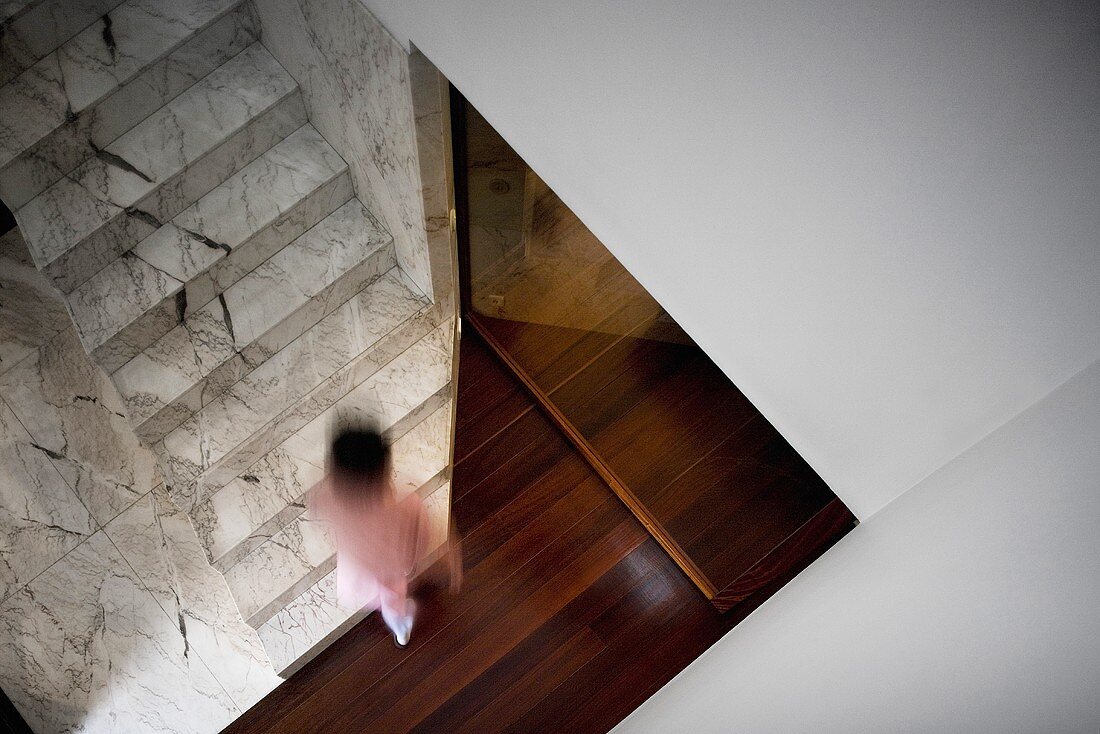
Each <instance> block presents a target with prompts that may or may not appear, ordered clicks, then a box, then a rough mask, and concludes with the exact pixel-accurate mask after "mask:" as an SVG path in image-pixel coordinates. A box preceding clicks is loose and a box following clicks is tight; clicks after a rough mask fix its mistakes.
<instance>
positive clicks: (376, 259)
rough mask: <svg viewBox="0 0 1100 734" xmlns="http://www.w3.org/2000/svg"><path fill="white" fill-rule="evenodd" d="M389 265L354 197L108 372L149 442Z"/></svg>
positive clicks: (385, 237)
mask: <svg viewBox="0 0 1100 734" xmlns="http://www.w3.org/2000/svg"><path fill="white" fill-rule="evenodd" d="M396 264H397V258H396V255H395V252H394V246H393V239H392V238H391V237H390V235H389V233H388V232H386V231H385V230H384V229H383V228H382V227H381V225H380V224H378V222H377V221H376V220H375V219H374V218H373V217H371V216H370V215H369V214H368V213H367V211H366V209H365V208H364V207H363V205H362V204H360V203H359V200H358V199H352V200H351V201H349V202H347V203H346V204H344V205H343V206H342V207H341V208H339V209H337V210H336V211H335V212H333V213H332V214H330V215H329V216H328V217H326V218H325V219H324V220H322V221H321V222H320V223H319V224H317V225H316V226H314V227H313V228H312V229H310V230H309V231H307V232H306V233H305V234H303V235H302V236H300V237H298V238H297V239H296V240H294V242H292V243H291V244H289V245H287V246H286V247H285V248H283V249H282V250H280V251H279V252H278V253H276V254H275V255H273V256H272V257H271V258H270V259H268V260H266V261H264V262H263V263H262V264H261V265H260V266H259V267H257V268H256V269H255V270H253V271H252V272H251V273H249V274H248V275H246V276H245V277H243V278H241V280H239V281H237V282H236V283H234V284H233V285H232V286H230V287H229V288H228V289H227V290H226V291H225V293H223V294H221V295H220V296H219V297H218V298H217V299H216V300H213V301H210V303H208V304H207V305H206V306H203V307H202V308H201V309H198V310H197V311H195V312H194V313H192V314H191V315H189V316H187V317H186V318H185V319H184V320H183V322H182V323H181V324H180V325H179V326H177V327H175V328H173V329H172V330H171V331H170V332H168V334H166V335H165V336H164V337H163V338H162V339H160V340H158V341H157V342H156V343H154V344H152V345H151V346H150V347H149V348H147V349H145V350H144V351H143V352H142V353H141V354H139V355H138V356H136V357H135V358H134V359H132V360H130V361H129V362H127V363H126V365H125V366H123V367H122V368H121V369H120V370H118V371H117V372H115V373H114V375H113V376H112V377H113V379H114V382H115V385H116V387H118V389H119V392H120V394H121V395H122V398H123V400H124V401H125V404H126V406H127V412H128V414H129V417H130V421H131V424H132V425H133V426H134V427H135V431H136V432H137V434H138V436H139V437H141V438H142V439H143V440H145V441H147V442H149V443H153V442H155V441H158V440H160V439H161V438H163V437H164V436H165V435H166V434H167V433H168V432H170V431H171V430H174V429H175V428H176V427H178V426H179V425H180V424H181V423H183V422H184V421H185V420H187V419H188V418H190V417H191V416H193V415H194V414H195V413H197V412H198V411H199V410H201V409H202V408H203V406H205V405H209V404H211V403H212V402H214V401H215V400H216V399H218V398H219V397H220V396H221V395H222V394H223V393H225V392H226V390H228V389H230V388H231V387H233V386H235V385H236V384H237V383H238V382H239V381H240V380H241V379H242V378H245V377H246V376H247V375H249V374H250V373H251V372H252V371H253V370H254V369H256V368H257V367H260V366H261V365H262V364H264V363H265V362H266V361H267V359H268V358H269V357H271V356H272V355H274V354H276V353H278V352H279V351H280V350H282V349H283V348H285V347H287V346H288V345H289V344H290V343H291V342H293V341H294V340H295V339H297V338H298V337H300V336H301V335H302V334H304V333H305V332H306V331H308V330H309V329H311V328H313V327H314V326H315V325H316V324H317V323H318V322H319V321H321V320H322V319H324V318H325V317H327V316H328V315H330V314H332V313H333V312H334V311H336V310H338V309H340V308H341V307H343V306H344V304H346V303H347V302H348V301H349V299H351V298H352V296H354V295H356V294H357V293H360V292H362V291H363V290H364V289H365V288H367V287H368V286H370V285H371V284H372V283H374V282H375V281H376V280H378V279H379V278H381V277H382V276H383V274H385V273H387V272H390V271H391V270H392V269H393V268H394V267H395V266H396Z"/></svg>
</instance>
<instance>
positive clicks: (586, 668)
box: [227, 333, 799, 733]
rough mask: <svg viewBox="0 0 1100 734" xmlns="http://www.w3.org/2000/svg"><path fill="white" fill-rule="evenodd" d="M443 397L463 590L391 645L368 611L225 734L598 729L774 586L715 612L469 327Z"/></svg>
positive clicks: (426, 599)
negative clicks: (450, 435)
mask: <svg viewBox="0 0 1100 734" xmlns="http://www.w3.org/2000/svg"><path fill="white" fill-rule="evenodd" d="M457 400H458V427H457V433H456V455H455V462H456V464H455V473H454V482H453V488H454V517H455V521H456V523H457V525H458V528H459V530H460V532H461V534H462V535H463V538H464V543H463V545H464V552H465V568H466V579H465V585H464V586H463V589H462V592H461V593H460V594H459V595H457V596H452V595H450V594H448V593H446V592H445V591H439V590H428V591H426V592H425V593H424V595H423V596H422V601H421V609H422V612H421V616H420V619H419V621H418V626H417V629H416V630H415V631H414V633H413V638H412V642H411V644H410V645H409V647H408V649H406V650H403V651H402V650H398V649H396V648H395V647H394V645H393V644H392V642H391V638H390V636H389V635H388V633H387V632H386V631H385V630H384V629H383V627H382V624H381V622H380V621H379V620H378V619H377V615H371V616H370V617H368V618H367V619H366V620H364V622H362V623H361V624H360V625H358V626H357V627H356V628H354V629H353V630H352V631H351V632H349V633H348V634H347V635H345V636H344V637H343V638H342V639H341V640H339V641H338V642H337V643H335V644H334V645H333V646H331V647H330V648H329V649H328V650H326V651H325V652H324V653H323V654H322V655H321V656H319V657H318V658H317V659H316V660H314V661H313V662H312V663H310V664H309V665H307V666H306V667H305V668H303V669H302V670H301V671H300V672H299V673H298V674H296V675H295V676H294V677H293V678H291V679H290V680H289V681H287V682H286V683H285V684H283V685H282V686H280V687H279V688H278V689H276V690H275V691H274V692H273V693H271V694H270V695H269V696H268V697H267V698H265V699H264V700H263V701H261V702H260V703H259V704H257V705H256V706H255V707H253V708H252V709H251V710H250V711H248V712H247V713H246V714H245V715H244V716H243V717H242V718H241V719H239V720H238V721H237V722H236V723H235V724H234V725H232V726H231V727H229V729H228V730H227V731H231V732H312V731H316V732H322V731H323V732H341V731H348V732H403V731H421V732H436V731H446V732H452V731H453V732H479V733H480V732H498V731H510V732H543V731H545V732H604V731H607V730H608V729H610V728H611V727H613V726H614V725H615V724H616V723H618V722H619V721H621V720H622V719H623V718H624V717H625V716H626V715H627V714H628V713H629V712H630V711H632V710H633V709H634V708H636V707H637V706H638V705H639V704H640V703H641V702H642V701H644V700H645V699H646V698H647V697H649V696H650V695H652V694H653V693H654V692H655V691H656V690H657V689H658V688H660V687H661V686H662V685H663V684H664V683H666V682H667V681H668V680H670V679H671V678H672V677H673V676H674V675H675V674H676V673H677V672H679V671H680V670H682V669H683V668H684V667H685V666H686V665H687V664H688V663H690V662H691V661H692V660H694V659H695V658H696V657H698V656H699V655H700V654H701V653H702V652H703V651H704V650H706V649H707V648H708V647H709V646H710V645H711V644H713V643H714V642H715V641H716V640H717V639H718V638H719V637H721V636H722V635H723V634H724V633H725V632H727V631H728V630H729V629H730V628H732V627H733V626H734V625H735V624H737V622H739V621H740V620H741V619H743V618H744V617H745V616H746V615H747V614H748V613H749V612H750V611H752V610H753V609H755V608H756V607H757V606H759V604H760V603H761V602H762V601H763V600H764V599H765V598H767V596H769V595H770V594H771V593H773V592H774V590H775V589H776V588H778V587H779V586H780V585H781V584H782V582H784V581H785V580H786V579H785V578H784V579H782V580H780V581H776V582H773V583H772V584H770V585H769V586H768V587H767V588H765V589H762V590H761V591H760V592H758V593H756V594H754V595H753V596H752V597H750V598H749V599H747V600H746V601H744V602H742V603H741V604H739V605H738V606H737V607H735V608H734V610H733V611H732V612H729V613H727V614H725V615H720V614H719V613H718V612H717V611H715V609H714V608H713V607H712V606H711V604H710V603H709V602H707V600H706V599H704V598H703V596H702V595H701V594H700V593H699V591H698V590H697V589H696V588H695V587H694V586H693V585H692V583H691V582H690V581H689V580H688V579H687V578H686V577H685V576H684V575H683V574H682V573H681V571H680V570H679V569H678V568H677V566H676V565H675V564H674V563H673V562H672V561H671V559H670V558H669V557H668V556H667V555H666V554H665V553H664V551H663V550H662V549H661V548H660V547H659V546H658V545H657V543H656V541H654V540H653V538H652V537H651V536H650V535H649V534H648V533H647V532H646V531H645V530H644V529H643V528H642V526H641V525H640V524H639V522H638V521H637V520H636V519H635V518H634V516H633V515H632V514H631V513H630V512H629V511H628V510H627V509H626V508H625V507H624V506H623V505H622V503H621V502H620V501H619V500H618V499H617V498H616V497H615V496H614V495H613V494H612V492H611V490H610V489H609V488H608V487H607V486H606V485H605V484H603V483H602V482H601V480H600V479H599V478H598V477H597V476H596V475H595V474H594V473H593V471H592V470H591V469H590V468H589V466H588V465H587V464H586V463H585V461H584V460H583V459H582V458H581V456H580V455H579V454H578V453H577V451H576V450H575V449H574V448H572V446H571V445H570V444H568V443H566V441H565V440H564V438H563V437H562V436H561V435H560V434H559V433H558V432H557V430H556V429H555V428H554V427H553V426H552V425H551V424H550V423H549V421H548V420H547V418H546V417H545V416H544V415H543V414H542V412H541V411H540V410H539V409H538V408H536V407H535V406H534V404H533V403H532V401H531V399H530V398H529V397H528V395H527V394H526V393H525V392H524V391H523V389H522V388H521V387H520V386H519V385H518V384H517V383H516V381H515V380H514V379H513V378H512V377H511V376H510V375H509V374H507V373H505V372H504V370H503V369H502V368H501V367H500V366H499V365H498V364H497V363H496V362H495V360H494V358H493V357H492V356H491V355H490V354H489V352H488V350H487V349H486V347H485V346H484V345H483V344H482V343H481V342H480V341H479V340H478V339H477V337H476V336H474V335H472V334H470V333H467V334H466V335H465V336H464V339H463V345H462V355H461V363H460V377H459V386H458V397H457ZM797 570H799V569H795V571H797ZM792 575H793V574H792Z"/></svg>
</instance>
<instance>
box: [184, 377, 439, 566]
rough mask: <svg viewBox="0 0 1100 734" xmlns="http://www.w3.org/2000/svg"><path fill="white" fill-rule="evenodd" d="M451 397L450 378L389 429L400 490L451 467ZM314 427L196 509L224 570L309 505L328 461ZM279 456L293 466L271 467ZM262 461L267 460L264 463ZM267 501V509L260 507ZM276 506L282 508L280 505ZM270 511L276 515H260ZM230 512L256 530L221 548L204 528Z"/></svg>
mask: <svg viewBox="0 0 1100 734" xmlns="http://www.w3.org/2000/svg"><path fill="white" fill-rule="evenodd" d="M449 399H450V385H449V384H448V385H447V386H446V387H445V388H444V389H443V390H440V391H439V392H437V393H436V394H435V395H433V396H432V397H430V398H429V399H428V400H426V401H424V403H422V404H421V405H419V406H417V408H416V409H415V410H413V411H411V412H410V413H409V414H408V415H407V416H405V417H404V418H402V419H400V420H399V421H397V422H396V423H394V424H393V425H392V426H390V427H389V428H388V429H386V431H385V434H386V439H387V441H389V442H390V443H391V444H392V445H393V462H394V475H395V476H394V479H395V481H397V482H399V486H398V487H397V491H398V493H399V494H402V495H403V494H404V493H405V492H410V491H413V490H415V489H416V488H417V487H419V486H421V485H423V484H425V483H427V482H429V481H430V480H431V477H432V476H434V475H435V474H436V473H438V472H440V471H443V470H445V467H446V464H447V447H448V445H449V444H448V442H447V433H448V430H449V425H450V403H449ZM331 410H332V409H330V411H331ZM325 418H328V416H327V415H326V416H325ZM326 422H327V421H326ZM309 429H310V426H307V427H306V428H305V429H303V430H302V431H300V432H299V433H298V434H295V436H293V437H292V438H291V439H289V440H287V441H286V442H284V443H283V445H282V447H281V448H280V449H276V450H275V451H273V452H272V454H268V455H267V456H265V458H264V459H261V461H260V462H257V464H256V465H253V466H251V467H249V469H248V472H247V473H246V474H245V476H249V477H250V478H251V479H253V480H254V481H248V480H245V479H242V478H240V477H238V478H237V479H234V480H233V481H232V482H230V483H229V484H228V485H226V486H225V487H223V488H222V489H221V490H220V491H219V492H217V493H216V494H215V495H214V496H213V497H211V498H210V499H209V500H208V501H207V502H205V503H203V504H202V505H200V506H199V508H198V509H197V510H196V512H195V513H194V514H193V515H192V519H193V521H194V525H195V527H196V529H197V530H198V531H199V532H200V534H201V535H202V536H204V537H203V545H204V547H205V548H206V549H207V555H208V557H209V559H210V562H211V563H212V564H213V565H214V567H215V568H217V569H218V570H219V571H221V572H222V573H225V572H226V571H228V570H229V569H230V568H232V567H233V566H235V565H236V564H237V563H238V562H240V561H241V560H242V559H243V558H244V557H245V556H247V555H248V554H249V553H251V552H252V551H253V550H255V549H256V548H258V547H259V546H260V545H261V544H262V543H263V542H264V541H265V540H267V539H268V538H270V537H271V536H272V535H274V534H275V533H277V532H278V531H279V530H281V529H282V528H283V527H285V526H286V525H288V524H289V523H290V522H292V521H293V520H294V519H295V518H297V517H298V516H300V515H301V514H302V513H303V512H304V511H305V506H304V503H303V497H302V495H303V493H304V491H305V490H306V489H308V488H309V486H312V485H313V484H314V483H315V482H317V481H318V480H319V479H320V478H321V475H322V470H321V469H320V468H318V467H320V466H323V464H324V451H325V445H326V442H325V437H324V436H323V435H322V436H321V437H320V439H316V438H315V437H314V436H313V435H312V431H310V430H309ZM441 429H442V430H441ZM301 449H305V450H304V451H303V450H301ZM306 453H308V454H309V455H308V456H307V455H306ZM273 454H275V455H277V456H276V457H274V459H273V461H272V462H271V463H269V462H268V461H267V460H268V457H271V456H272V455H273ZM276 462H277V463H278V464H280V465H281V466H284V467H287V469H284V470H282V471H279V472H278V473H272V472H271V471H265V469H267V468H268V467H269V466H271V464H272V463H276ZM261 464H262V465H263V466H260V467H258V465H261ZM288 469H289V470H288ZM265 506H266V510H267V511H266V513H265V512H263V511H262V510H260V509H259V508H263V507H265ZM275 508H278V510H277V511H275ZM264 514H266V515H270V517H268V518H267V519H263V518H262V517H260V515H264ZM229 516H232V517H235V518H246V517H247V518H249V519H248V520H247V521H244V522H248V523H249V524H248V525H247V526H246V525H243V524H242V525H241V528H242V531H243V530H244V528H246V527H250V528H252V530H251V532H250V533H248V534H247V535H246V534H245V533H244V532H241V533H240V536H241V539H240V540H239V541H238V542H237V543H236V544H235V545H230V546H228V547H226V544H225V542H224V541H223V542H222V543H221V544H220V546H221V547H220V548H215V546H214V541H213V539H212V538H210V536H211V534H212V532H213V531H212V530H211V531H204V528H209V527H211V525H212V524H215V523H216V524H218V526H219V527H224V524H223V518H227V517H229Z"/></svg>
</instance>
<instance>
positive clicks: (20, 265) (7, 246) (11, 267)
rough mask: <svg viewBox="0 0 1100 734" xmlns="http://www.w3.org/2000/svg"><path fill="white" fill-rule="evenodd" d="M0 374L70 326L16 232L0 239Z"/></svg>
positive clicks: (63, 307) (66, 314)
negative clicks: (0, 295) (1, 294)
mask: <svg viewBox="0 0 1100 734" xmlns="http://www.w3.org/2000/svg"><path fill="white" fill-rule="evenodd" d="M0 293H3V296H2V297H0V372H4V371H5V370H7V369H8V368H10V367H11V366H13V365H14V364H16V363H17V362H19V361H20V360H21V359H23V358H24V357H27V356H28V355H30V354H32V353H33V352H34V351H35V350H36V349H38V348H39V347H40V346H42V345H43V344H45V343H46V341H47V340H48V339H49V338H50V337H52V336H54V335H55V334H57V332H59V331H61V330H62V329H64V328H65V327H66V326H68V325H69V323H70V321H69V314H68V313H67V312H66V311H65V304H64V303H63V302H62V301H61V299H60V298H59V297H58V295H57V291H55V290H54V289H53V286H51V285H50V284H49V281H47V280H46V278H45V276H43V275H42V274H41V273H39V272H38V269H37V268H35V266H34V262H33V261H32V260H31V256H30V253H29V252H28V251H27V245H26V243H25V242H24V241H23V236H22V235H21V234H20V233H19V230H18V229H13V230H11V231H9V232H8V233H6V234H4V235H3V236H0Z"/></svg>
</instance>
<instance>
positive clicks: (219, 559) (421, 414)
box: [196, 383, 451, 573]
mask: <svg viewBox="0 0 1100 734" xmlns="http://www.w3.org/2000/svg"><path fill="white" fill-rule="evenodd" d="M450 399H451V385H450V383H448V384H447V385H445V386H444V387H442V388H440V389H439V390H437V391H436V392H434V393H432V394H431V395H430V396H429V397H427V398H426V399H425V400H424V401H423V402H421V403H420V404H419V405H417V406H416V407H414V408H413V409H412V410H410V411H409V412H408V413H407V414H406V415H405V416H403V417H402V418H401V419H399V420H397V421H394V423H393V425H391V426H390V427H389V428H387V429H386V430H385V431H383V436H384V437H385V439H386V441H387V443H389V444H391V445H392V444H394V443H396V442H397V441H398V440H400V439H401V438H403V437H404V436H406V435H408V434H409V433H410V432H411V431H412V430H413V429H414V428H416V427H417V426H419V425H420V424H421V423H423V422H424V421H426V420H428V419H429V418H430V417H431V416H433V415H435V413H436V412H437V411H438V410H440V409H441V408H443V407H444V406H445V405H446V404H447V401H448V400H450ZM409 416H414V419H413V420H412V421H406V420H405V419H406V418H408V417H409ZM289 440H290V439H287V441H289ZM287 441H283V442H282V443H280V444H279V445H278V446H277V447H275V448H274V449H272V450H271V451H269V452H268V453H266V454H264V455H263V456H262V457H260V458H259V459H257V460H256V461H255V462H253V463H252V464H251V465H249V468H251V467H252V466H255V465H256V464H257V463H259V462H260V461H262V460H263V459H264V458H265V457H267V456H269V455H270V454H271V453H272V452H273V451H276V450H278V449H280V448H282V447H283V446H285V445H286V443H287ZM288 453H289V452H288ZM296 458H298V460H300V461H303V462H305V463H308V464H310V465H312V466H314V467H316V466H317V465H316V463H315V462H312V461H310V460H309V459H303V458H301V457H296ZM318 468H320V467H318ZM247 471H248V469H245V470H244V471H243V472H241V474H238V475H237V477H236V478H235V479H234V480H230V481H229V482H227V483H226V484H225V485H224V486H222V487H220V488H219V489H218V490H217V491H216V492H212V493H211V494H210V496H209V497H207V498H206V499H205V500H203V502H202V503H201V504H200V505H199V506H197V507H196V511H197V510H198V509H200V508H201V507H202V506H203V505H210V503H212V502H214V500H215V498H216V497H218V495H219V494H220V493H221V492H224V491H225V490H226V489H228V488H229V486H230V485H232V483H233V481H235V480H236V479H239V478H240V477H241V475H242V474H245V473H246V472H247ZM433 478H434V477H433ZM428 481H429V482H430V481H431V480H428ZM417 491H418V492H419V491H420V489H419V488H418V489H417ZM304 496H305V495H304V494H303V495H300V496H298V497H295V498H293V499H291V500H290V502H288V503H287V504H286V505H285V506H284V507H282V508H281V509H279V510H278V511H277V512H275V513H272V515H271V517H269V518H268V519H267V520H265V521H264V522H263V523H261V524H260V525H259V526H258V527H256V528H253V529H252V530H251V531H250V532H249V533H248V534H247V535H245V536H244V537H243V538H241V539H240V540H238V541H237V542H236V543H235V544H234V545H233V546H231V547H229V548H226V549H225V550H224V551H223V552H222V553H220V554H219V555H217V556H214V555H213V554H212V553H211V552H210V549H209V548H206V550H207V557H208V558H209V560H210V563H211V565H213V566H214V567H215V568H216V569H218V571H220V572H222V573H225V572H227V571H228V570H229V569H231V568H232V567H233V566H235V565H236V564H237V563H239V562H240V561H242V560H244V558H245V557H247V556H248V555H249V554H251V553H252V552H253V551H254V550H256V548H258V547H259V545H260V544H261V543H262V541H261V543H257V544H256V545H254V546H253V547H252V548H249V549H248V550H246V551H243V552H242V551H241V548H242V547H243V546H244V545H246V544H248V543H249V541H251V540H252V539H253V538H254V537H263V536H266V537H270V536H272V535H274V534H275V533H277V532H279V530H281V529H282V528H284V527H286V526H287V525H289V524H290V523H291V522H293V521H294V520H295V519H296V518H297V517H298V516H300V515H301V514H302V513H303V512H305V506H304V505H303V504H301V503H302V502H303V498H304ZM298 505H301V506H300V507H299V506H298ZM292 508H293V509H297V510H298V511H297V512H293V511H291V510H292ZM288 511H291V512H289V513H288ZM280 520H281V521H282V522H280ZM204 547H205V546H204Z"/></svg>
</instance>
